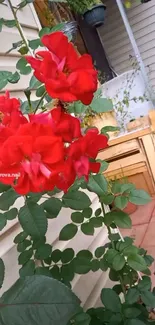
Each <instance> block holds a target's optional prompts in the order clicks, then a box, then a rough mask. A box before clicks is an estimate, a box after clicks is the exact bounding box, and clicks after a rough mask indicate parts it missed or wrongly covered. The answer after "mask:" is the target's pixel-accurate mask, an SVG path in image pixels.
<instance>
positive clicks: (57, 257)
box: [51, 249, 62, 263]
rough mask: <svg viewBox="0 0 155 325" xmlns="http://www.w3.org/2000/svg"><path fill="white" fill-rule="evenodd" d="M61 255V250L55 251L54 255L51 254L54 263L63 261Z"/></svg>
mask: <svg viewBox="0 0 155 325" xmlns="http://www.w3.org/2000/svg"><path fill="white" fill-rule="evenodd" d="M61 254H62V252H61V251H60V250H59V249H55V250H54V251H53V252H52V254H51V260H52V261H53V262H54V263H57V262H59V261H60V259H61Z"/></svg>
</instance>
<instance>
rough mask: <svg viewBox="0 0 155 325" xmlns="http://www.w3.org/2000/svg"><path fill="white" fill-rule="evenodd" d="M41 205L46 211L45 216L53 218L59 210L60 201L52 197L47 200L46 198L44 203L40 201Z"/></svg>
mask: <svg viewBox="0 0 155 325" xmlns="http://www.w3.org/2000/svg"><path fill="white" fill-rule="evenodd" d="M42 207H43V209H44V211H45V212H46V216H47V218H49V219H54V218H56V217H57V216H58V214H59V213H60V211H61V208H62V202H61V200H59V199H57V198H54V197H52V198H50V199H49V200H46V201H45V202H44V203H42Z"/></svg>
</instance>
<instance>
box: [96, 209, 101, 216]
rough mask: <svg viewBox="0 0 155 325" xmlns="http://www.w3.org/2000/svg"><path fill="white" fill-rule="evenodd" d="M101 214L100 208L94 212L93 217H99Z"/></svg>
mask: <svg viewBox="0 0 155 325" xmlns="http://www.w3.org/2000/svg"><path fill="white" fill-rule="evenodd" d="M101 213H102V210H101V208H98V209H97V210H96V211H95V216H96V217H99V216H100V215H101Z"/></svg>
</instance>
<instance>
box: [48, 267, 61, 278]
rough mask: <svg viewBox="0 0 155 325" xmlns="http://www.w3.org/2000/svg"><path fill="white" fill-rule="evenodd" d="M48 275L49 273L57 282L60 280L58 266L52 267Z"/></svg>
mask: <svg viewBox="0 0 155 325" xmlns="http://www.w3.org/2000/svg"><path fill="white" fill-rule="evenodd" d="M50 273H51V275H52V277H53V278H54V279H57V280H60V279H61V276H60V269H59V266H57V265H54V266H53V267H52V269H51V270H50Z"/></svg>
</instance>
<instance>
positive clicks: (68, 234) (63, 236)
mask: <svg viewBox="0 0 155 325" xmlns="http://www.w3.org/2000/svg"><path fill="white" fill-rule="evenodd" d="M77 231H78V227H77V226H76V225H74V224H73V223H70V224H68V225H66V226H65V227H64V228H63V229H62V230H61V231H60V235H59V240H70V239H72V238H73V237H74V236H75V235H76V233H77Z"/></svg>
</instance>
